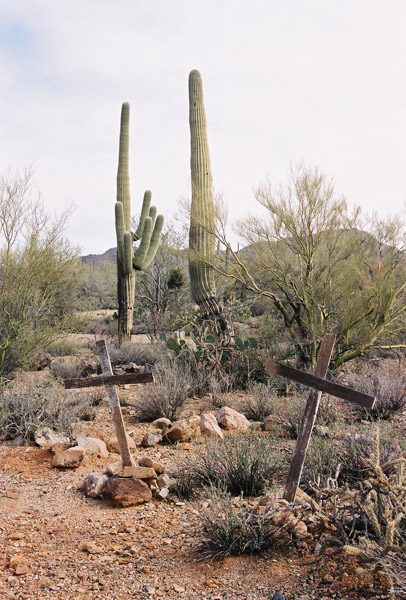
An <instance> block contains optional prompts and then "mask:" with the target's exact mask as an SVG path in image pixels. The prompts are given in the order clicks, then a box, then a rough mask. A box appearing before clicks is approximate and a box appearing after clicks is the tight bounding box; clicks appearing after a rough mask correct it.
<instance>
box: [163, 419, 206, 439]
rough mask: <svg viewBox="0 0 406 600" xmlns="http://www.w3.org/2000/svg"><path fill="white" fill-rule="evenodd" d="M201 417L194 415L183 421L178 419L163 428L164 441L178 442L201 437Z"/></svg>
mask: <svg viewBox="0 0 406 600" xmlns="http://www.w3.org/2000/svg"><path fill="white" fill-rule="evenodd" d="M199 425H200V417H199V416H198V415H194V416H192V417H188V418H187V419H182V420H181V421H176V422H175V423H173V424H172V425H171V426H169V427H167V428H166V429H163V436H162V441H163V442H169V443H170V444H175V443H176V442H190V440H192V439H195V438H198V437H200V435H201V431H200V427H199Z"/></svg>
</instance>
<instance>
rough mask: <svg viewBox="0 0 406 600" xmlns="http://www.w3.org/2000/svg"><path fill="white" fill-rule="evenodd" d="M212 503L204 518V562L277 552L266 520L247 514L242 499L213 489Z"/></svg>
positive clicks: (202, 547) (202, 548)
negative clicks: (274, 549) (228, 557)
mask: <svg viewBox="0 0 406 600" xmlns="http://www.w3.org/2000/svg"><path fill="white" fill-rule="evenodd" d="M210 496H211V503H210V506H209V508H208V509H206V510H205V511H204V512H203V514H202V517H201V519H202V525H203V541H202V544H201V546H200V549H199V550H200V552H201V554H202V557H203V558H211V559H214V560H221V559H224V558H225V557H226V556H232V555H234V556H238V555H240V554H244V553H247V554H253V553H262V552H265V551H266V550H268V549H270V548H273V546H274V542H273V539H272V536H271V535H270V532H269V528H268V525H267V520H266V518H265V517H264V516H263V515H261V514H257V515H252V513H250V512H249V511H246V510H244V503H243V500H242V498H240V499H239V501H237V502H235V500H234V499H233V498H232V497H231V496H230V494H227V493H226V492H224V491H221V490H218V489H215V488H213V489H212V490H211V493H210Z"/></svg>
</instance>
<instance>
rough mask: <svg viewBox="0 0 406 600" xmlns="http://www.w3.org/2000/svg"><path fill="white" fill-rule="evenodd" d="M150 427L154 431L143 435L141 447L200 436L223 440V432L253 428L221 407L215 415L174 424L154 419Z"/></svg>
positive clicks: (190, 418) (234, 411)
mask: <svg viewBox="0 0 406 600" xmlns="http://www.w3.org/2000/svg"><path fill="white" fill-rule="evenodd" d="M151 425H152V427H153V428H154V430H153V432H148V433H146V434H145V435H144V437H143V438H142V440H141V445H142V446H145V447H150V446H154V445H155V444H158V443H160V442H161V443H164V444H165V443H166V444H176V443H177V442H181V443H187V442H190V441H192V440H195V439H197V438H199V437H200V436H207V437H211V438H214V439H220V440H221V439H223V438H224V431H234V432H237V431H248V430H250V429H252V427H253V424H252V423H250V422H249V421H248V419H247V418H246V417H245V416H244V415H243V414H242V413H240V412H238V411H236V410H234V409H233V408H229V407H228V406H223V407H222V408H220V410H218V411H217V412H216V413H215V414H214V413H211V412H205V413H203V414H202V415H194V416H192V417H188V418H187V419H181V420H180V421H175V422H174V423H172V422H171V421H170V420H169V419H164V418H162V419H156V421H154V422H153V423H152V424H151Z"/></svg>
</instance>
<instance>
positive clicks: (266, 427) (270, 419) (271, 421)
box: [262, 415, 279, 431]
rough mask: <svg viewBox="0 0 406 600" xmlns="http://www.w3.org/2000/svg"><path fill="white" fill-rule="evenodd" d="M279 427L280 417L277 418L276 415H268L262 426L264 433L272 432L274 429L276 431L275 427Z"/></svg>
mask: <svg viewBox="0 0 406 600" xmlns="http://www.w3.org/2000/svg"><path fill="white" fill-rule="evenodd" d="M278 426H279V420H278V417H275V415H268V416H267V417H265V419H264V423H263V425H262V430H263V431H272V429H275V427H278Z"/></svg>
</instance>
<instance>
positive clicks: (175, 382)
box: [135, 362, 194, 421]
mask: <svg viewBox="0 0 406 600" xmlns="http://www.w3.org/2000/svg"><path fill="white" fill-rule="evenodd" d="M154 376H155V384H154V385H148V386H146V387H145V388H143V389H142V390H141V397H140V400H139V401H138V402H137V404H136V405H135V418H136V419H137V420H139V421H154V420H155V419H158V418H160V417H166V418H167V419H170V420H171V421H175V420H176V419H177V418H178V417H179V415H180V413H181V411H182V408H183V406H184V404H185V402H186V400H187V399H188V398H190V396H191V395H193V391H194V380H193V377H192V374H191V372H190V369H188V368H187V366H185V365H178V364H177V363H175V362H173V363H162V364H160V365H159V366H158V367H157V368H156V370H155V371H154Z"/></svg>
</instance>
